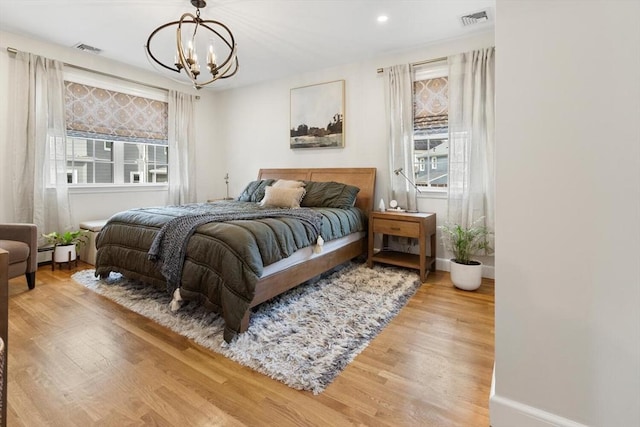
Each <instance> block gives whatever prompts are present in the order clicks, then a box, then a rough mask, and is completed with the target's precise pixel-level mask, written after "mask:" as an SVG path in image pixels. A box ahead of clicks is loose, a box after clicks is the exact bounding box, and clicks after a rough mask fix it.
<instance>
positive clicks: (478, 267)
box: [450, 260, 482, 291]
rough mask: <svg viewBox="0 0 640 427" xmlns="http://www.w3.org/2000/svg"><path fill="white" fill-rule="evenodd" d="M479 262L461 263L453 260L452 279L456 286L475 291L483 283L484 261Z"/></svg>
mask: <svg viewBox="0 0 640 427" xmlns="http://www.w3.org/2000/svg"><path fill="white" fill-rule="evenodd" d="M474 262H477V264H472V265H471V264H459V263H457V262H455V261H454V260H451V264H450V265H451V267H450V273H451V281H452V282H453V284H454V285H455V287H456V288H459V289H463V290H465V291H475V290H476V289H478V288H479V287H480V285H481V284H482V263H481V262H479V261H474Z"/></svg>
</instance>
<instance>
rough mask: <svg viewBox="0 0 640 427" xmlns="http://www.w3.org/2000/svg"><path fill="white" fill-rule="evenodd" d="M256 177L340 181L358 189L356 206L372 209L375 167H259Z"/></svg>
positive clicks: (367, 212)
mask: <svg viewBox="0 0 640 427" xmlns="http://www.w3.org/2000/svg"><path fill="white" fill-rule="evenodd" d="M258 179H292V180H298V181H317V182H329V181H335V182H341V183H343V184H349V185H353V186H355V187H358V188H359V189H360V192H359V193H358V197H357V198H356V206H357V207H359V208H360V209H362V210H363V211H365V212H366V214H367V216H368V215H369V212H371V210H372V209H373V196H374V191H375V185H376V168H305V169H260V172H258Z"/></svg>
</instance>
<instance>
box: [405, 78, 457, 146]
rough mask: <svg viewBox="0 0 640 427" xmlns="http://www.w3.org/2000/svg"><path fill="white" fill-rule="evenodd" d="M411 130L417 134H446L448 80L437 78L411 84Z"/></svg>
mask: <svg viewBox="0 0 640 427" xmlns="http://www.w3.org/2000/svg"><path fill="white" fill-rule="evenodd" d="M413 93H414V103H413V109H414V111H413V114H414V115H413V117H414V120H413V129H414V131H415V132H419V133H427V134H434V133H446V132H447V129H448V126H449V79H448V78H447V77H437V78H433V79H426V80H418V81H415V82H414V83H413Z"/></svg>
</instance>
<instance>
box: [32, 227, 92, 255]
mask: <svg viewBox="0 0 640 427" xmlns="http://www.w3.org/2000/svg"><path fill="white" fill-rule="evenodd" d="M42 236H43V237H44V238H45V239H47V242H49V243H52V244H53V245H55V248H54V250H53V259H52V261H53V262H70V261H75V259H76V258H77V246H79V245H83V244H84V243H85V242H86V239H87V236H85V234H84V231H82V230H76V231H66V232H64V233H58V232H57V231H54V232H52V233H49V234H43V235H42Z"/></svg>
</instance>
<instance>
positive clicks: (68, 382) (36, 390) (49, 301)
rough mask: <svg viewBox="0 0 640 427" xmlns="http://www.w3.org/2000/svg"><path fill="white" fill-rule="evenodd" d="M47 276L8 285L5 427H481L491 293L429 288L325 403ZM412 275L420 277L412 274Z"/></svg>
mask: <svg viewBox="0 0 640 427" xmlns="http://www.w3.org/2000/svg"><path fill="white" fill-rule="evenodd" d="M91 267H92V266H90V265H88V264H84V263H82V262H80V263H79V264H78V267H77V268H76V269H72V270H71V271H69V270H66V269H65V270H56V271H55V272H52V271H51V267H50V266H42V267H40V269H39V270H38V273H37V282H36V288H35V289H34V290H32V291H28V290H27V285H26V281H25V280H24V279H23V278H17V279H13V280H11V281H10V283H9V346H10V347H9V373H8V374H9V375H8V379H9V384H8V398H9V399H8V400H9V401H8V414H7V415H8V425H9V426H14V427H19V426H29V427H31V426H65V427H66V426H116V425H128V426H129V425H154V426H217V425H220V426H242V425H251V426H266V425H274V426H343V425H344V426H347V425H367V426H394V427H396V426H474V427H475V426H488V425H489V416H488V406H489V403H488V401H489V391H490V386H491V375H492V370H493V358H494V345H493V342H494V284H493V281H491V280H486V281H485V282H483V285H482V287H481V288H480V289H479V290H478V291H476V292H465V291H460V290H457V289H455V288H454V287H453V286H452V285H451V282H450V280H449V274H448V273H446V272H440V271H438V272H435V273H433V272H432V273H430V274H429V276H428V277H427V282H426V283H424V284H423V285H422V287H421V288H420V289H419V290H418V292H417V293H416V295H415V296H414V297H413V298H412V299H411V300H410V301H409V303H408V304H407V306H406V307H405V308H404V309H403V310H402V311H401V312H400V314H399V315H398V316H397V317H396V318H395V319H394V320H393V321H392V322H391V323H390V324H389V325H388V326H387V327H386V328H385V329H384V331H383V332H382V333H381V334H380V335H379V336H378V337H377V338H376V339H375V340H374V341H373V342H372V343H371V344H370V345H369V347H367V348H366V349H365V350H364V351H363V352H362V353H361V354H360V355H358V356H357V357H356V359H355V360H354V361H353V362H352V363H351V364H350V365H349V366H347V368H346V369H345V370H344V371H343V373H342V374H341V375H340V376H339V377H338V378H337V379H336V380H335V381H334V382H333V383H332V384H331V385H330V386H329V387H328V388H327V389H326V390H325V391H324V392H323V393H322V394H320V395H317V396H314V395H313V394H312V393H309V392H302V391H297V390H293V389H291V388H289V387H287V386H285V385H284V384H282V383H280V382H278V381H275V380H272V379H270V378H268V377H266V376H264V375H262V374H259V373H257V372H255V371H252V370H251V369H249V368H245V367H243V366H241V365H238V364H237V363H235V362H233V361H231V360H228V359H226V358H224V357H223V356H220V355H218V354H216V353H213V352H211V351H209V350H206V349H203V348H201V347H199V346H198V345H196V344H194V343H192V342H190V341H189V340H188V339H186V338H183V337H181V336H180V335H177V334H175V333H173V332H171V331H169V330H167V329H165V328H164V327H161V326H159V325H157V324H155V323H153V322H152V321H150V320H148V319H146V318H144V317H142V316H139V315H137V314H135V313H132V312H130V311H129V310H127V309H125V308H122V307H120V306H119V305H117V304H115V303H113V302H111V301H109V300H108V299H106V298H104V297H102V296H100V295H97V294H95V293H93V292H91V291H89V290H87V289H85V288H84V287H82V286H81V285H79V284H76V283H75V282H74V281H73V280H71V278H70V276H71V274H72V273H73V272H74V271H77V270H82V269H85V268H91ZM416 274H417V273H416Z"/></svg>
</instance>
